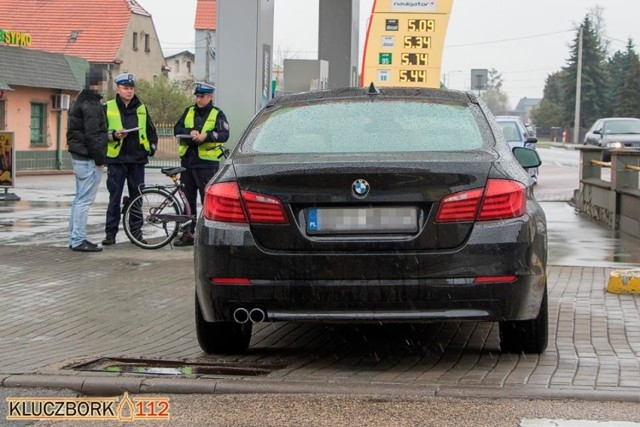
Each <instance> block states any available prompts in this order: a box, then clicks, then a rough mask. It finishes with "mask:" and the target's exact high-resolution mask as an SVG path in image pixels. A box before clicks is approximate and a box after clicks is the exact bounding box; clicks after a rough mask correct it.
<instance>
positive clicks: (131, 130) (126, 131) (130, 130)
mask: <svg viewBox="0 0 640 427" xmlns="http://www.w3.org/2000/svg"><path fill="white" fill-rule="evenodd" d="M137 130H140V126H138V127H135V128H131V129H125V130H123V131H122V132H125V133H129V132H135V131H137Z"/></svg>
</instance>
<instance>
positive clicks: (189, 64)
mask: <svg viewBox="0 0 640 427" xmlns="http://www.w3.org/2000/svg"><path fill="white" fill-rule="evenodd" d="M187 72H188V73H189V74H191V61H187Z"/></svg>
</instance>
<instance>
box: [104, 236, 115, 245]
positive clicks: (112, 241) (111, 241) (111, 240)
mask: <svg viewBox="0 0 640 427" xmlns="http://www.w3.org/2000/svg"><path fill="white" fill-rule="evenodd" d="M115 244H116V236H107V237H105V238H104V240H103V241H102V245H103V246H111V245H115Z"/></svg>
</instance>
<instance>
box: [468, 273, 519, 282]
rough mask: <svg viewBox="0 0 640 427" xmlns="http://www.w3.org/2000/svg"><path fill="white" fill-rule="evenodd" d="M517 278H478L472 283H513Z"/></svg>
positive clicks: (512, 276)
mask: <svg viewBox="0 0 640 427" xmlns="http://www.w3.org/2000/svg"><path fill="white" fill-rule="evenodd" d="M517 278H518V276H516V275H515V274H510V275H505V276H478V277H476V278H475V279H474V280H473V283H513V282H515V281H516V279H517Z"/></svg>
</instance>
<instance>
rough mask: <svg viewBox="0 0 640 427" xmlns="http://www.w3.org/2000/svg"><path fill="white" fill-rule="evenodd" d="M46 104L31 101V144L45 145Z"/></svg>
mask: <svg viewBox="0 0 640 427" xmlns="http://www.w3.org/2000/svg"><path fill="white" fill-rule="evenodd" d="M46 107H47V104H40V103H36V102H33V103H31V145H46V143H47V141H46V138H45V135H46V132H45V129H46V119H45V111H46Z"/></svg>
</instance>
